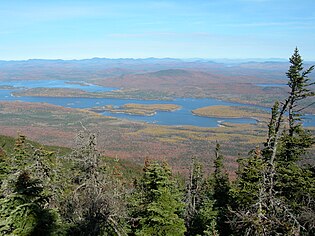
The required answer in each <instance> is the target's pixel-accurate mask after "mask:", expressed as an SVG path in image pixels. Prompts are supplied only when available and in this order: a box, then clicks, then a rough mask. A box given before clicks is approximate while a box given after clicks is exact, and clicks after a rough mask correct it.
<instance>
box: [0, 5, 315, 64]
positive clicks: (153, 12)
mask: <svg viewBox="0 0 315 236" xmlns="http://www.w3.org/2000/svg"><path fill="white" fill-rule="evenodd" d="M313 9H315V2H314V1H313V0H304V1H302V2H298V1H284V0H278V1H272V0H220V1H219V0H213V1H204V0H194V1H193V0H162V1H157V0H135V1H127V0H116V1H110V0H109V1H100V0H90V1H87V0H68V1H61V0H55V1H39V0H29V1H21V0H11V1H2V2H1V3H0V22H1V23H0V49H1V54H0V60H27V59H32V58H35V59H36V58H39V59H53V58H57V59H63V60H71V59H79V60H80V59H86V58H95V57H97V58H114V59H115V58H149V57H154V58H184V59H187V58H205V59H211V58H216V59H226V58H227V59H251V58H284V59H287V58H289V57H290V55H291V54H292V53H293V50H294V48H295V47H296V46H297V47H298V48H299V50H300V53H301V55H302V57H303V58H304V59H305V60H308V61H313V60H315V43H314V38H315V13H314V11H313Z"/></svg>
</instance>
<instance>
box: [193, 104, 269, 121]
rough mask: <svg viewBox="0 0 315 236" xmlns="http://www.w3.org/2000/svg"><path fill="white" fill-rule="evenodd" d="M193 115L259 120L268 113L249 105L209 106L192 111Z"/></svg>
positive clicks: (262, 119) (267, 117) (264, 117)
mask: <svg viewBox="0 0 315 236" xmlns="http://www.w3.org/2000/svg"><path fill="white" fill-rule="evenodd" d="M192 112H193V113H194V114H195V115H198V116H206V117H224V118H254V119H257V120H259V121H266V120H268V119H269V117H270V115H269V114H268V113H267V112H264V111H261V110H258V109H256V108H249V107H236V106H209V107H202V108H198V109H196V110H193V111H192Z"/></svg>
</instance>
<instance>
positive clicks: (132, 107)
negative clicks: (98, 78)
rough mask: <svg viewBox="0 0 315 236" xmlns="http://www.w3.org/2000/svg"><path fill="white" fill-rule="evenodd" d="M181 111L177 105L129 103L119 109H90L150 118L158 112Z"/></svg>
mask: <svg viewBox="0 0 315 236" xmlns="http://www.w3.org/2000/svg"><path fill="white" fill-rule="evenodd" d="M177 109H180V106H178V105H175V104H136V103H128V104H125V105H123V106H120V107H118V108H116V107H114V106H112V105H106V106H101V107H93V108H90V109H89V110H90V111H94V112H102V111H109V112H112V113H127V114H132V115H142V116H150V115H154V114H155V113H156V112H157V111H174V110H177Z"/></svg>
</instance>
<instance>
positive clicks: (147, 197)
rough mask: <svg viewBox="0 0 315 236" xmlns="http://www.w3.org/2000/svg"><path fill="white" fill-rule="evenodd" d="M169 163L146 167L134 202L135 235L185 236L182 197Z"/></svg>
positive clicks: (150, 164)
mask: <svg viewBox="0 0 315 236" xmlns="http://www.w3.org/2000/svg"><path fill="white" fill-rule="evenodd" d="M171 178H172V174H171V170H170V168H169V166H168V165H167V164H166V163H163V164H159V163H158V162H152V163H146V165H145V167H144V173H143V176H142V178H141V179H140V181H139V182H138V183H137V184H136V191H135V193H134V194H133V201H132V202H131V205H132V206H131V208H132V213H131V216H132V217H133V223H132V224H133V230H134V233H135V235H139V236H140V235H141V236H149V235H150V236H151V235H152V236H164V235H174V236H176V235H178V236H180V235H184V232H185V231H186V229H185V225H184V220H183V219H182V218H181V216H180V215H181V214H182V212H183V207H184V204H183V203H182V202H181V200H182V199H181V198H182V196H181V193H180V191H179V189H178V188H177V186H176V184H175V182H174V181H173V180H172V179H171Z"/></svg>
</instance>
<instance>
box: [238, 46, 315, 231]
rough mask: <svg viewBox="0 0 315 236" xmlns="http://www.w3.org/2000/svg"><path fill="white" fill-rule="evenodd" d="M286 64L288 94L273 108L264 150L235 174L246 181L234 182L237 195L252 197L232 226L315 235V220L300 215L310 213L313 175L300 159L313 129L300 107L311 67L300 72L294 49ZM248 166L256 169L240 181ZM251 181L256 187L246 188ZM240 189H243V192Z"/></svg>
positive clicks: (240, 208)
mask: <svg viewBox="0 0 315 236" xmlns="http://www.w3.org/2000/svg"><path fill="white" fill-rule="evenodd" d="M290 63H291V65H290V68H289V70H288V72H287V74H286V75H287V77H288V79H289V81H288V86H289V88H290V92H289V95H288V97H287V98H286V99H285V100H284V101H283V102H282V103H275V105H274V107H273V109H272V116H271V120H270V123H269V126H268V127H269V132H268V138H267V141H266V143H265V148H264V149H263V151H262V152H261V153H259V155H257V158H256V161H255V162H254V163H255V165H243V166H242V170H243V171H242V172H241V173H240V175H239V176H238V183H244V185H247V187H246V188H240V185H238V186H237V188H236V192H237V191H239V192H238V193H239V197H238V199H242V198H244V199H246V198H245V197H246V196H250V194H248V193H250V191H251V190H252V191H253V194H252V196H253V197H251V198H249V200H250V201H248V202H246V201H245V202H243V205H242V206H241V205H239V206H238V210H236V211H234V213H235V216H236V219H235V220H234V223H235V222H236V223H235V226H236V227H235V229H237V228H241V229H243V231H244V232H246V233H247V234H251V235H300V234H302V235H303V234H305V235H312V234H314V223H311V222H310V221H309V220H305V217H303V215H304V214H308V215H312V216H314V212H315V211H314V200H315V198H314V197H315V194H314V193H315V192H314V187H312V186H314V183H315V181H314V176H313V175H312V173H311V172H310V171H309V170H308V169H307V168H305V167H303V166H301V164H300V163H298V161H300V160H302V158H303V156H304V154H305V153H306V152H307V149H308V148H310V147H311V146H312V145H313V143H314V138H313V137H312V135H311V133H310V132H308V131H306V130H305V129H304V128H303V126H302V123H301V115H302V111H303V109H305V108H306V107H308V106H305V103H301V101H302V100H303V101H304V100H305V99H306V98H308V97H311V96H314V92H312V91H311V90H310V86H311V85H312V84H313V83H311V82H310V79H309V78H308V75H309V74H310V73H311V71H312V70H313V68H314V66H311V67H310V68H309V69H306V70H303V61H302V59H301V56H300V55H299V52H298V49H295V51H294V54H293V55H292V57H291V58H290ZM247 163H248V161H247ZM257 164H258V165H257ZM251 166H253V167H255V166H257V167H258V168H257V170H255V169H254V168H253V167H251ZM244 167H245V168H244ZM246 169H247V170H248V171H247V172H248V173H254V175H251V178H249V179H244V177H245V176H246V175H244V174H245V173H246V172H244V170H246ZM255 185H256V188H252V189H250V188H248V186H255ZM242 189H247V190H246V193H247V194H243V193H242ZM236 195H237V194H236Z"/></svg>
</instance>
